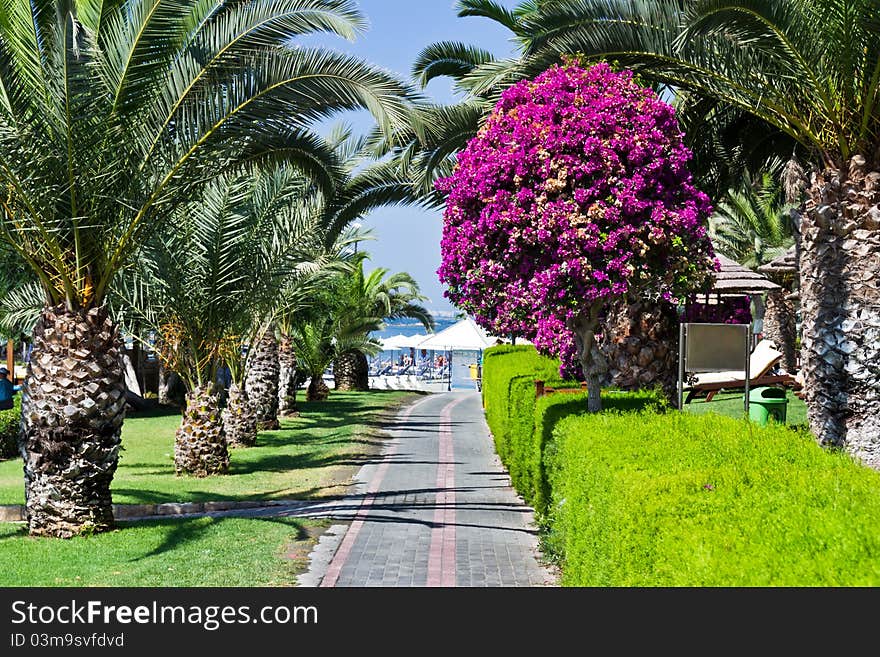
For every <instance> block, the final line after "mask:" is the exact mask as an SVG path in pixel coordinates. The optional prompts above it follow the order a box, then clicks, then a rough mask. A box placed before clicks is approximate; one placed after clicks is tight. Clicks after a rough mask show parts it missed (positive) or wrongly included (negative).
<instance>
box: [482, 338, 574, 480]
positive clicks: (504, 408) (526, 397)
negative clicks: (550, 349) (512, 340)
mask: <svg viewBox="0 0 880 657" xmlns="http://www.w3.org/2000/svg"><path fill="white" fill-rule="evenodd" d="M481 378H482V384H483V385H482V388H483V406H484V407H485V409H486V422H487V423H488V424H489V428H490V429H491V430H492V436H493V437H494V439H495V449H496V450H497V452H498V456H499V457H501V460H502V461H504V463H505V464H507V461H508V458H509V456H510V454H511V448H512V445H511V443H512V442H519V441H518V439H517V438H516V437H515V436H516V434H517V432H516V430H515V429H514V426H516V427H523V426H528V425H529V424H530V423H531V417H532V413H533V411H534V403H535V380H536V379H542V380H544V381H559V361H557V360H555V359H553V358H547V357H546V356H541V355H540V354H539V353H538V352H537V351H536V350H535V348H534V347H532V346H519V345H517V346H512V345H499V346H497V347H492V348H490V349H487V350H486V352H485V353H484V355H483V373H482V377H481ZM509 467H510V466H508V468H509ZM516 476H518V473H517V475H516ZM511 477H512V478H514V477H515V475H514V473H513V472H511ZM514 484H515V485H516V480H515V481H514ZM517 487H518V486H517ZM520 492H521V493H522V492H523V491H520Z"/></svg>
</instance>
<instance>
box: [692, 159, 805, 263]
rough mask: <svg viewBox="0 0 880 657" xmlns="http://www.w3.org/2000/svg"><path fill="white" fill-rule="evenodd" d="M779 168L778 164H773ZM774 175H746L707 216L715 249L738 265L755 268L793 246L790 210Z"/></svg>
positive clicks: (767, 172)
mask: <svg viewBox="0 0 880 657" xmlns="http://www.w3.org/2000/svg"><path fill="white" fill-rule="evenodd" d="M777 169H781V166H779V167H777ZM793 209H794V207H793V206H792V205H791V204H789V203H786V201H785V198H784V194H783V192H782V185H781V183H780V182H779V180H778V171H777V174H776V175H774V173H772V172H770V171H764V172H762V173H761V174H760V175H759V176H758V177H757V180H751V179H750V178H749V177H748V176H746V177H745V178H744V179H743V180H741V182H740V185H739V189H730V190H728V192H727V195H726V196H725V197H724V198H723V199H722V200H721V201H719V202H718V203H717V205H716V208H715V212H714V213H713V214H712V216H711V217H710V218H709V236H710V237H711V238H712V244H713V245H714V246H715V250H716V251H718V252H719V253H722V254H723V255H726V256H727V257H728V258H730V259H732V260H735V261H736V262H738V263H739V264H741V265H743V266H745V267H749V268H750V269H757V268H758V267H760V266H761V265H763V264H766V263H768V262H770V261H771V260H773V259H774V258H776V257H778V256H780V255H782V254H784V253H785V252H786V251H788V249H790V248H791V247H792V246H793V245H794V226H793V222H792V219H791V210H793Z"/></svg>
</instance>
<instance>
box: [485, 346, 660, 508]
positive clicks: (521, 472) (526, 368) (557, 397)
mask: <svg viewBox="0 0 880 657" xmlns="http://www.w3.org/2000/svg"><path fill="white" fill-rule="evenodd" d="M558 371H559V361H557V360H556V359H551V358H546V357H544V356H541V355H540V354H538V353H537V351H535V349H534V347H530V346H524V347H511V346H508V345H505V346H500V347H494V348H492V349H490V350H487V351H486V354H485V357H484V359H483V398H484V402H485V406H486V418H487V421H488V424H489V428H490V429H491V430H492V435H493V437H494V439H495V447H496V451H497V452H498V456H499V458H500V459H501V461H502V463H504V465H505V467H506V468H507V470H508V472H509V473H510V479H511V482H512V483H513V486H514V488H516V490H517V492H519V494H520V495H522V496H523V499H525V500H526V501H527V502H528V503H529V504H531V505H532V506H533V507H534V508H535V511H536V512H537V513H538V514H539V515H541V514H542V513H543V512H544V511H545V509H546V506H547V502H548V500H549V489H548V485H547V480H546V476H545V472H544V450H545V447H546V446H547V445H548V443H549V440H550V437H551V435H552V431H553V427H554V426H555V424H556V422H557V421H559V419H561V418H563V417H566V416H568V415H571V414H576V413H581V412H586V410H587V395H586V393H574V394H568V393H566V394H554V395H548V396H546V397H542V398H540V399H535V380H536V379H541V380H543V381H545V382H546V383H547V384H548V385H551V386H553V387H578V386H579V384H578V383H576V382H564V381H561V380H559V378H558V376H557V373H558ZM603 403H604V404H606V405H608V407H609V408H611V409H618V410H631V409H641V408H644V407H646V406H649V405H657V404H660V403H662V402H661V396H659V395H658V394H657V393H654V392H639V393H626V394H621V393H614V392H605V393H603Z"/></svg>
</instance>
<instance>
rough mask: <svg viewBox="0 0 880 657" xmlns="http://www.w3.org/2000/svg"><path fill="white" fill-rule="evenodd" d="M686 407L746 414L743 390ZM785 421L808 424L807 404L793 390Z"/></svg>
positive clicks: (694, 410) (695, 410)
mask: <svg viewBox="0 0 880 657" xmlns="http://www.w3.org/2000/svg"><path fill="white" fill-rule="evenodd" d="M684 408H685V410H686V411H689V412H691V413H694V414H695V415H704V414H706V413H717V414H718V415H726V416H728V417H735V418H738V417H742V416H743V415H744V414H745V409H744V408H743V393H742V392H725V393H719V394H717V395H715V397H714V398H713V399H712V401H710V402H708V403H706V400H705V398H703V399H695V400H694V401H692V402H691V403H690V404H685V406H684ZM785 421H786V423H787V424H788V425H789V426H797V427H806V426H807V405H806V404H805V403H804V401H803V400H802V399H798V398H797V397H795V395H794V393H792V392H791V390H789V391H788V410H787V412H786V415H785Z"/></svg>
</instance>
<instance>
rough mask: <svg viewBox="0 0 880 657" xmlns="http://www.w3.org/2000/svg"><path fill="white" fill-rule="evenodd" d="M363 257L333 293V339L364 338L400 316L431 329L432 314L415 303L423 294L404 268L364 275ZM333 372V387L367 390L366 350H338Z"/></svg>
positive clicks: (421, 298)
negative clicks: (390, 272) (335, 335)
mask: <svg viewBox="0 0 880 657" xmlns="http://www.w3.org/2000/svg"><path fill="white" fill-rule="evenodd" d="M363 255H365V254H363ZM364 259H366V258H365V257H364V258H362V259H361V260H360V262H359V263H358V264H357V266H356V268H355V271H354V275H353V276H351V277H349V278H347V279H346V280H345V281H343V283H342V285H341V286H340V289H339V294H338V296H337V297H336V299H337V304H336V311H335V315H336V323H337V327H338V328H337V339H340V340H347V341H349V342H351V341H353V340H354V339H356V338H366V337H367V336H368V334H369V333H370V332H371V331H381V330H382V329H383V328H385V321H387V320H395V319H404V318H409V319H415V320H418V321H419V322H421V323H422V325H423V326H424V327H425V328H426V329H427V330H429V331H433V330H434V318H433V317H432V316H431V314H430V312H428V310H427V309H426V308H425V307H424V306H422V305H421V304H420V303H419V302H421V301H424V300H425V299H426V297H424V296H422V295H421V294H419V285H418V283H416V281H415V280H414V279H413V278H412V276H410V275H409V274H407V273H404V272H401V273H397V274H392V275H390V276H389V275H388V270H387V269H383V268H378V269H375V270H373V271H372V272H370V274H369V275H367V276H365V275H364V269H363V260H364ZM333 375H334V377H335V384H336V389H337V390H367V389H368V388H369V380H368V375H369V366H368V363H367V354H365V353H364V352H363V351H360V350H358V349H357V348H354V347H353V348H351V349H347V350H343V351H341V352H340V353H339V355H338V357H337V358H336V359H335V361H334V364H333Z"/></svg>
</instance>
